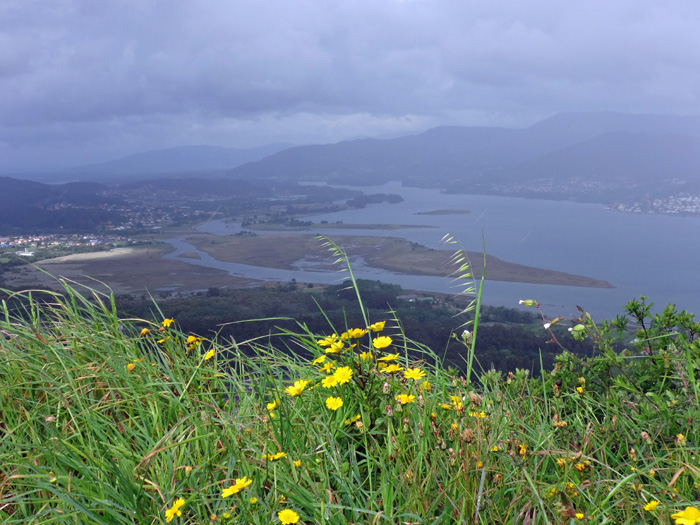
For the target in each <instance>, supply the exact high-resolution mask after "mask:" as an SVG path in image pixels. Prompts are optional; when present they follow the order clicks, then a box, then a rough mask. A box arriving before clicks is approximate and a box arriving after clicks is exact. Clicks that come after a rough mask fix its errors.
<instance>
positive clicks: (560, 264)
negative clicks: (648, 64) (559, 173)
mask: <svg viewBox="0 0 700 525" xmlns="http://www.w3.org/2000/svg"><path fill="white" fill-rule="evenodd" d="M365 191H367V192H368V193H395V194H399V195H401V196H402V197H403V199H404V201H403V202H401V203H398V204H374V205H370V206H368V207H367V208H364V209H359V210H346V211H342V212H336V213H330V214H325V215H315V216H313V217H309V218H308V219H309V220H313V221H314V222H320V221H328V222H336V221H343V222H345V223H352V224H389V223H390V224H411V225H422V226H432V228H409V229H398V230H376V229H361V230H339V229H333V228H326V229H324V228H322V227H320V226H319V227H318V228H314V229H313V231H312V233H320V234H324V235H327V236H329V237H331V238H333V236H339V235H373V236H380V237H381V236H391V237H401V238H405V239H408V240H410V241H412V242H417V243H420V244H423V245H425V246H428V247H433V248H441V247H444V246H442V245H441V243H440V240H441V238H442V237H443V236H444V235H445V234H447V233H449V234H451V235H452V236H453V237H454V238H456V239H458V240H459V241H460V243H461V245H462V246H463V247H464V248H465V249H467V250H470V251H481V247H482V238H483V240H484V241H485V244H486V250H487V252H488V253H490V254H492V255H494V256H496V257H499V258H501V259H504V260H506V261H509V262H514V263H518V264H523V265H527V266H534V267H538V268H545V269H551V270H558V271H562V272H568V273H574V274H580V275H586V276H589V277H594V278H596V279H603V280H606V281H608V282H610V283H611V284H613V285H614V286H615V288H614V289H598V288H582V287H570V286H550V285H532V284H524V283H506V282H498V281H486V283H485V286H484V296H483V300H484V302H485V303H486V304H492V305H503V306H512V307H517V304H518V300H519V299H528V298H533V299H537V300H538V301H539V302H540V303H541V304H542V305H543V308H544V311H545V313H546V314H547V315H549V316H554V315H564V316H573V315H576V314H577V309H576V305H580V306H582V307H584V308H585V309H586V310H587V311H589V312H591V314H592V315H594V317H597V318H600V317H605V318H611V317H614V316H615V315H616V314H618V313H621V307H622V306H623V305H624V304H626V303H627V301H629V300H630V299H632V298H633V297H639V295H640V294H642V295H646V296H649V297H650V300H652V301H653V302H655V304H656V305H658V306H659V307H662V306H664V305H666V304H667V303H675V304H676V305H677V307H678V308H679V309H680V308H683V309H686V310H688V311H691V312H700V277H698V270H699V269H700V243H698V242H697V238H698V232H699V231H700V219H698V218H695V217H676V216H668V215H642V214H627V213H621V212H616V211H611V210H607V209H606V208H605V207H604V206H602V205H599V204H581V203H573V202H567V201H547V200H533V199H519V198H514V197H497V196H484V195H448V194H444V193H441V192H440V191H439V190H430V189H423V188H407V187H403V186H401V185H400V184H399V183H390V184H387V185H384V186H378V187H373V188H371V189H370V190H365ZM444 209H468V210H469V211H470V213H469V214H462V215H417V213H419V212H430V211H435V210H444ZM200 230H201V231H206V232H209V233H214V234H217V235H224V234H230V233H235V232H236V231H239V230H240V224H232V223H225V222H223V221H212V222H209V223H207V224H204V225H202V226H200ZM168 242H170V243H171V244H173V246H174V247H175V249H176V250H175V252H173V253H172V254H170V255H169V257H178V255H179V254H181V253H183V252H187V251H190V252H197V253H198V254H199V255H200V257H201V259H199V260H197V259H186V258H178V260H181V261H186V262H189V263H192V264H200V265H204V266H209V267H214V268H220V269H223V270H226V271H229V272H230V273H231V274H234V275H241V276H244V277H250V278H255V279H264V280H275V281H289V280H291V279H292V278H294V279H296V280H297V281H299V282H313V283H337V282H339V281H341V280H342V279H343V278H344V277H345V276H346V274H344V273H338V272H327V271H326V272H322V271H315V270H313V269H308V268H300V269H299V270H296V271H288V270H277V269H273V268H262V267H256V266H248V265H242V264H235V263H226V262H222V261H217V260H215V259H213V258H212V257H211V256H209V255H207V254H206V253H204V252H201V251H199V250H197V249H196V248H195V247H194V246H192V245H190V244H189V243H186V242H185V241H184V240H183V239H182V238H176V239H170V240H169V241H168ZM472 263H473V264H475V265H479V264H480V261H472ZM353 272H354V273H355V276H356V277H359V278H367V279H379V280H382V281H386V282H391V283H396V284H399V285H401V286H402V287H404V288H409V289H418V290H426V291H436V292H452V293H455V292H457V291H459V288H458V287H457V285H456V284H455V283H454V282H453V281H452V280H451V279H450V278H449V277H447V276H446V277H444V278H442V277H426V276H411V275H403V274H396V273H392V272H387V271H384V270H378V269H374V268H369V267H367V266H366V265H364V264H363V261H362V260H359V259H355V260H354V261H353ZM487 275H488V268H487Z"/></svg>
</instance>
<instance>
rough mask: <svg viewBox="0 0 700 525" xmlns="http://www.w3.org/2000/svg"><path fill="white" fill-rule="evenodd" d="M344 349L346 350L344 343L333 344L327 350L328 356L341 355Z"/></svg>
mask: <svg viewBox="0 0 700 525" xmlns="http://www.w3.org/2000/svg"><path fill="white" fill-rule="evenodd" d="M343 348H345V345H344V344H343V342H342V341H338V342H335V343H331V345H330V346H329V347H328V348H326V350H325V351H326V353H327V354H339V353H340V352H342V350H343Z"/></svg>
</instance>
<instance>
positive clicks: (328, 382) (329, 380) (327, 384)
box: [321, 376, 338, 388]
mask: <svg viewBox="0 0 700 525" xmlns="http://www.w3.org/2000/svg"><path fill="white" fill-rule="evenodd" d="M321 384H322V385H323V387H324V388H333V387H334V386H336V385H337V384H338V379H336V377H335V376H328V377H324V378H323V381H321Z"/></svg>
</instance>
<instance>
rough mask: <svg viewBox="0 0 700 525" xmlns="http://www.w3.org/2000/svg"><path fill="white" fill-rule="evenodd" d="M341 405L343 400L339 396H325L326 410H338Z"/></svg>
mask: <svg viewBox="0 0 700 525" xmlns="http://www.w3.org/2000/svg"><path fill="white" fill-rule="evenodd" d="M342 406H343V400H342V398H340V397H328V398H326V408H328V410H338V409H339V408H340V407H342Z"/></svg>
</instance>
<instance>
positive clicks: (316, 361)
mask: <svg viewBox="0 0 700 525" xmlns="http://www.w3.org/2000/svg"><path fill="white" fill-rule="evenodd" d="M325 360H326V356H325V355H322V356H320V357H317V358H316V359H314V360H313V361H311V364H312V365H318V364H321V363H323V362H324V361H325Z"/></svg>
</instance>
